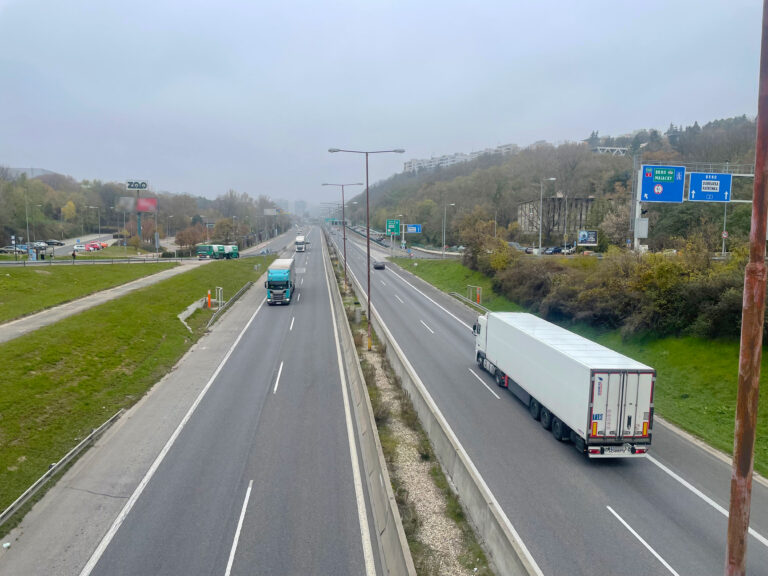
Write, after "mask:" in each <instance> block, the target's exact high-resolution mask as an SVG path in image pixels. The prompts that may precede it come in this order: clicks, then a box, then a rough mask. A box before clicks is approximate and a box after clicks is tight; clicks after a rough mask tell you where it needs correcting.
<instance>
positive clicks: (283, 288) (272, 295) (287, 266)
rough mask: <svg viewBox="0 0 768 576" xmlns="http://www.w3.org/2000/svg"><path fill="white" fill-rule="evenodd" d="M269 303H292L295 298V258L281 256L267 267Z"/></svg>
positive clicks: (265, 283)
mask: <svg viewBox="0 0 768 576" xmlns="http://www.w3.org/2000/svg"><path fill="white" fill-rule="evenodd" d="M264 287H265V288H266V289H267V304H269V305H270V306H273V305H275V304H286V305H287V304H290V303H291V299H292V298H293V287H294V282H293V258H279V259H277V260H275V261H274V262H272V264H271V265H270V266H269V268H268V269H267V281H266V282H264Z"/></svg>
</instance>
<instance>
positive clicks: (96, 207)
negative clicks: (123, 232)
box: [88, 206, 101, 241]
mask: <svg viewBox="0 0 768 576" xmlns="http://www.w3.org/2000/svg"><path fill="white" fill-rule="evenodd" d="M88 208H93V209H94V210H96V213H97V214H98V217H99V238H98V240H99V241H101V208H100V207H99V206H88Z"/></svg>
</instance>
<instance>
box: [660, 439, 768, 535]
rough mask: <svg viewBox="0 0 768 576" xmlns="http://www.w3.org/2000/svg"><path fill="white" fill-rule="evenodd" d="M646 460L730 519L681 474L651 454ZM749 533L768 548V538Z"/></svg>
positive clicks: (724, 510) (726, 511) (716, 504)
mask: <svg viewBox="0 0 768 576" xmlns="http://www.w3.org/2000/svg"><path fill="white" fill-rule="evenodd" d="M645 459H646V460H648V461H649V462H652V463H653V464H655V465H656V466H658V467H659V468H660V469H661V470H663V471H664V472H666V473H667V474H669V475H670V476H671V477H672V478H674V479H675V480H677V481H678V482H680V484H682V485H683V486H685V487H686V488H688V490H690V491H691V492H693V493H694V494H695V495H696V496H698V497H699V498H701V499H702V500H704V502H706V503H707V504H709V505H710V506H712V508H714V509H715V510H717V511H718V512H720V514H722V515H723V516H725V517H726V518H728V510H726V509H725V508H723V507H722V506H720V504H718V503H717V502H715V501H714V500H712V498H710V497H709V496H707V495H706V494H704V492H702V491H701V490H699V489H698V488H696V487H695V486H693V485H692V484H691V483H690V482H688V481H687V480H686V479H684V478H683V477H682V476H680V475H679V474H677V473H675V472H673V471H672V470H670V469H669V468H667V467H666V466H665V465H664V464H662V463H661V462H659V461H658V460H656V458H654V457H653V456H651V455H650V454H646V455H645ZM749 533H750V534H752V536H754V537H755V539H756V540H757V541H758V542H760V543H761V544H762V545H763V546H766V547H768V538H766V537H765V536H763V535H762V534H760V533H759V532H757V531H756V530H753V529H752V528H750V529H749Z"/></svg>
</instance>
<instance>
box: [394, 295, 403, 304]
mask: <svg viewBox="0 0 768 576" xmlns="http://www.w3.org/2000/svg"><path fill="white" fill-rule="evenodd" d="M395 298H397V299H398V300H400V304H405V302H403V299H402V298H400V296H398V295H397V294H395Z"/></svg>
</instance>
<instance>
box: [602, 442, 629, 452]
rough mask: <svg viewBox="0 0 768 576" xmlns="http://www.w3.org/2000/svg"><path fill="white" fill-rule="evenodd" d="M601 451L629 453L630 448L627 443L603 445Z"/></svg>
mask: <svg viewBox="0 0 768 576" xmlns="http://www.w3.org/2000/svg"><path fill="white" fill-rule="evenodd" d="M603 452H604V453H605V454H629V453H630V452H631V448H630V447H629V444H624V445H622V446H605V447H604V448H603Z"/></svg>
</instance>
